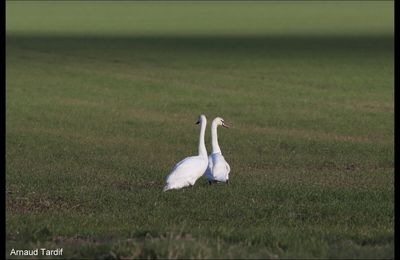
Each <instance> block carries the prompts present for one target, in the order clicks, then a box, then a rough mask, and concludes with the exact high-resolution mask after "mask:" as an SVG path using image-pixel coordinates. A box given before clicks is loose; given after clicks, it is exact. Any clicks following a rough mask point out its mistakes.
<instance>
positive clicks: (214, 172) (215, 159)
mask: <svg viewBox="0 0 400 260" xmlns="http://www.w3.org/2000/svg"><path fill="white" fill-rule="evenodd" d="M219 125H222V126H224V127H228V126H227V125H225V123H224V120H223V119H222V118H220V117H217V118H215V119H214V120H213V122H212V124H211V142H212V154H210V156H208V166H207V170H206V172H205V173H204V175H205V177H206V178H207V179H208V181H209V183H210V184H211V183H213V182H226V183H228V180H229V173H230V171H231V167H230V166H229V164H228V163H227V162H226V160H225V158H224V156H223V155H222V152H221V148H220V147H219V144H218V135H217V127H218V126H219Z"/></svg>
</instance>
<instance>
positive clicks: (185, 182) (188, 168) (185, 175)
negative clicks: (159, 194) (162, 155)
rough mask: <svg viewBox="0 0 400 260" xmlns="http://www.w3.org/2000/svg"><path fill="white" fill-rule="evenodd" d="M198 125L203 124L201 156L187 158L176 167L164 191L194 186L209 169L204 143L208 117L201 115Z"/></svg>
mask: <svg viewBox="0 0 400 260" xmlns="http://www.w3.org/2000/svg"><path fill="white" fill-rule="evenodd" d="M198 123H200V124H201V127H200V137H199V155H197V156H191V157H186V158H185V159H183V160H182V161H180V162H178V163H177V164H176V165H175V166H174V168H173V169H172V171H171V173H170V174H169V175H168V176H167V178H166V185H165V187H164V191H167V190H171V189H181V188H183V187H187V186H193V185H194V184H195V182H196V181H197V179H199V178H200V177H201V176H202V175H203V173H204V171H205V170H206V169H207V164H208V159H207V150H206V145H205V143H204V134H205V131H206V124H207V120H206V117H205V116H204V115H201V116H200V118H199V121H198Z"/></svg>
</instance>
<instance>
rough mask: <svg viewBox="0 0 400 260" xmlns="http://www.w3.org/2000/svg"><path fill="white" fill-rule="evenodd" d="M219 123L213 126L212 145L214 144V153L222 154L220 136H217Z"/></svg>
mask: <svg viewBox="0 0 400 260" xmlns="http://www.w3.org/2000/svg"><path fill="white" fill-rule="evenodd" d="M217 127H218V125H217V123H216V122H213V123H212V125H211V144H212V153H221V149H220V148H219V144H218V135H217Z"/></svg>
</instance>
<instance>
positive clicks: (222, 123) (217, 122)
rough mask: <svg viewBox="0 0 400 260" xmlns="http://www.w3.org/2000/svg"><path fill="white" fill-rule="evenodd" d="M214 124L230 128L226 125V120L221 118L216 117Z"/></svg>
mask: <svg viewBox="0 0 400 260" xmlns="http://www.w3.org/2000/svg"><path fill="white" fill-rule="evenodd" d="M213 123H215V124H217V125H222V126H223V127H226V128H229V126H228V125H227V124H225V121H224V119H223V118H221V117H216V118H215V119H214V120H213Z"/></svg>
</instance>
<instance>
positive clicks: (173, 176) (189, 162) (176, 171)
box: [166, 156, 207, 183]
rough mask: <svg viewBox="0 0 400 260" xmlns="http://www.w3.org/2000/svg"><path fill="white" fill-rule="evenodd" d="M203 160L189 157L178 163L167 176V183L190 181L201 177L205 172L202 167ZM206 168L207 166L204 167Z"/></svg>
mask: <svg viewBox="0 0 400 260" xmlns="http://www.w3.org/2000/svg"><path fill="white" fill-rule="evenodd" d="M203 164H204V159H202V158H200V157H199V156H191V157H187V158H185V159H183V160H182V161H180V162H178V163H177V164H176V165H175V167H174V168H173V169H172V171H171V173H170V174H169V175H168V176H167V179H166V181H167V183H169V182H175V181H186V180H191V179H192V178H194V177H197V176H201V175H202V174H203V173H204V171H205V170H206V168H205V167H203ZM205 166H207V165H205Z"/></svg>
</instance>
